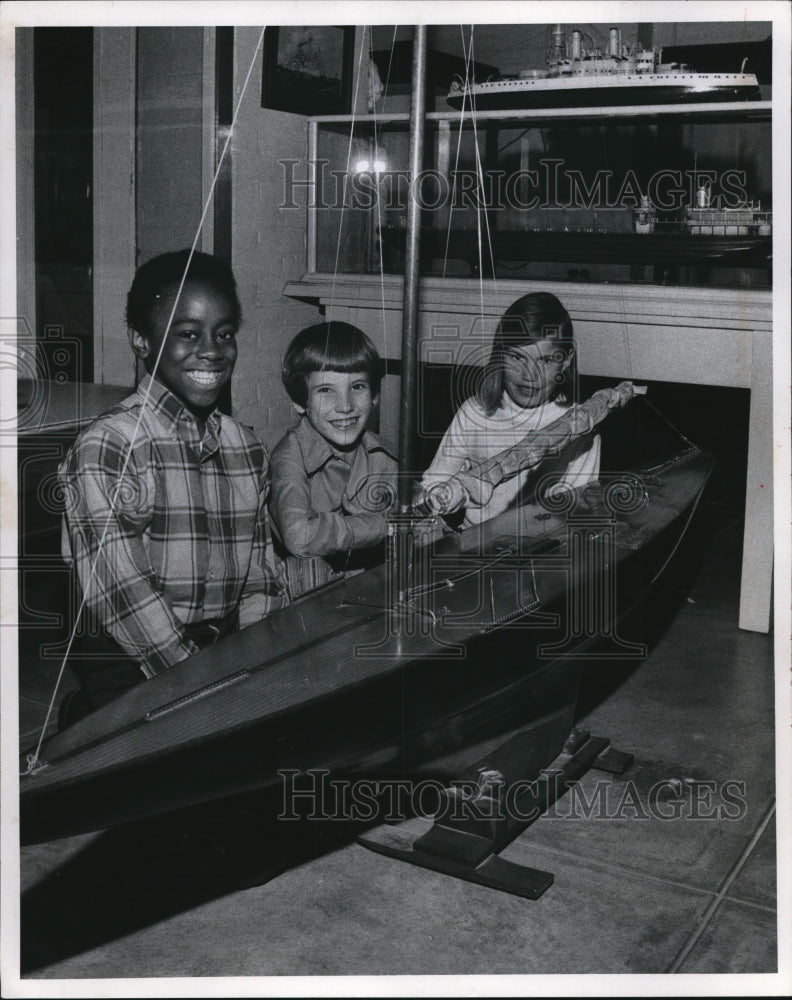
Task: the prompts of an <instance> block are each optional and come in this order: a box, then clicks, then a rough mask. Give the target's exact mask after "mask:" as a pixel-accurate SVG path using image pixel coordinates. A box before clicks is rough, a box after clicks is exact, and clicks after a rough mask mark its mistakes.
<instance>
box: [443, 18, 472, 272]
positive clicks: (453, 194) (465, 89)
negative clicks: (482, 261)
mask: <svg viewBox="0 0 792 1000" xmlns="http://www.w3.org/2000/svg"><path fill="white" fill-rule="evenodd" d="M471 31H472V26H471ZM459 33H460V36H461V38H462V55H463V56H464V60H465V79H464V82H463V86H462V106H461V108H460V113H459V131H458V133H457V146H456V155H455V157H454V176H453V181H452V184H451V191H450V195H451V202H450V205H449V209H448V224H447V226H446V244H445V250H444V252H443V271H442V275H441V277H443V278H445V276H446V269H447V267H448V251H449V249H450V247H451V227H452V224H453V219H454V203H455V201H456V181H457V175H458V173H459V158H460V156H461V155H462V133H463V130H464V123H465V104H466V102H467V98H468V90H469V87H468V83H469V82H470V66H471V56H472V54H473V53H472V49H470V50H468V49H467V46H466V45H465V29H464V28H463V27H462V25H461V24H460V26H459Z"/></svg>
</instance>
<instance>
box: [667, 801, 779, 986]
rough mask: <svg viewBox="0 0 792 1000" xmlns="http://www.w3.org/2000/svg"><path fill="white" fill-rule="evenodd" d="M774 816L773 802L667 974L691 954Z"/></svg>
mask: <svg viewBox="0 0 792 1000" xmlns="http://www.w3.org/2000/svg"><path fill="white" fill-rule="evenodd" d="M774 814H775V800H774V801H773V802H771V803H770V806H769V807H768V809H767V812H766V813H765V815H764V816H763V817H762V820H761V822H760V823H759V826H758V827H757V828H756V830H755V831H754V835H753V836H752V837H751V839H750V841H749V842H748V844H747V845H746V847H745V849H744V850H743V852H742V854H741V855H740V857H739V858H738V859H737V862H736V863H735V864H734V866H733V867H732V869H731V871H730V872H729V874H728V875H727V876H726V878H725V879H724V880H723V882H722V884H721V886H720V888H719V889H718V892H717V893H716V895H715V898H714V899H713V900H712V902H711V903H710V905H709V906H708V907H707V909H706V910H705V911H704V914H703V915H702V917H701V919H700V920H699V922H698V926H697V927H696V928H695V930H694V931H693V933H692V934H691V935H690V937H689V938H688V939H687V941H686V942H685V944H684V945H683V946H682V948H681V950H680V951H679V953H678V954H677V956H676V958H675V959H674V961H673V962H672V963H671V965H670V966H669V967H668V969H667V970H666V973H667V974H673V973H676V972H679V970H680V968H681V966H682V963H683V962H684V961H685V959H686V958H687V957H688V955H689V954H690V953H691V951H692V950H693V948H694V947H695V946H696V944H697V943H698V941H699V939H700V938H701V935H702V934H703V933H704V931H705V930H706V929H707V927H708V926H709V924H710V923H711V922H712V919H713V918H714V916H715V914H716V913H717V911H718V909H719V908H720V906H721V904H722V903H723V901H724V899H726V893H727V892H728V890H729V888H730V886H731V885H732V883H733V882H734V880H735V879H736V878H737V876H738V875H739V874H740V872H741V871H742V869H743V867H744V866H745V864H746V862H747V861H748V858H749V857H750V856H751V854H752V853H753V850H754V848H755V847H756V845H757V844H758V843H759V838H760V837H761V836H762V834H763V833H764V831H765V828H766V827H767V824H768V823H769V822H770V820H771V818H772V817H773V815H774Z"/></svg>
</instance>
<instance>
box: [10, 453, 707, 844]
mask: <svg viewBox="0 0 792 1000" xmlns="http://www.w3.org/2000/svg"><path fill="white" fill-rule="evenodd" d="M710 464H711V461H710V458H709V456H707V455H706V454H704V453H702V452H699V451H698V450H696V449H693V448H690V449H688V450H687V451H686V452H685V453H684V454H681V455H679V456H677V457H676V459H675V460H673V461H671V462H669V463H667V464H666V465H664V466H663V467H662V468H660V469H657V468H655V469H653V470H652V471H651V474H650V475H649V476H646V475H644V476H636V475H632V477H629V476H628V477H627V480H625V482H627V483H628V484H629V485H627V486H625V483H624V482H623V483H622V484H621V486H620V485H619V483H618V482H615V483H611V484H610V485H609V484H608V483H607V482H604V483H603V487H604V489H603V488H601V487H597V488H595V489H593V490H591V489H589V490H586V491H583V495H582V497H581V498H580V503H579V504H578V507H577V508H576V509H575V510H573V511H561V512H558V513H553V512H551V511H548V510H545V509H543V508H539V507H525V508H522V509H520V510H517V511H510V512H507V513H506V514H504V515H501V516H500V517H498V518H495V519H493V520H492V521H490V522H487V523H486V524H485V525H483V526H481V527H480V528H477V529H470V530H468V531H466V532H464V533H462V534H458V535H453V536H450V537H444V538H442V539H440V540H436V541H434V542H433V543H432V544H427V545H424V546H423V547H422V546H421V545H420V541H421V540H420V539H418V542H419V545H418V548H417V550H416V551H417V552H418V553H420V554H421V555H420V557H419V558H418V560H417V564H418V565H417V569H416V573H415V575H414V579H413V583H414V587H413V589H412V590H411V596H410V601H409V602H408V607H406V608H403V609H402V611H401V612H400V613H398V614H395V613H393V611H392V610H391V611H388V610H387V609H388V608H389V607H390V608H392V605H393V602H392V601H391V597H390V593H391V591H390V586H391V581H389V576H388V570H387V567H378V568H376V569H373V570H370V571H368V572H366V573H364V574H361V575H359V576H356V577H352V578H351V579H348V580H344V581H341V582H339V583H337V584H334V585H332V586H330V587H328V588H326V589H325V590H323V591H320V592H318V593H316V594H314V595H312V596H309V597H307V598H305V599H303V600H301V601H299V602H297V603H295V604H294V605H292V606H291V607H289V608H286V609H284V610H283V611H281V612H278V613H276V614H274V615H271V616H270V617H268V618H266V619H264V620H263V621H262V622H260V623H258V624H256V625H254V626H251V627H250V628H247V629H245V630H243V631H242V632H240V633H237V634H235V635H232V636H229V637H227V638H226V639H224V640H223V641H222V642H220V643H218V644H216V645H215V646H213V647H211V648H209V649H207V650H204V651H202V652H201V653H199V654H197V655H195V656H194V657H191V658H190V659H188V660H186V661H183V662H182V663H180V664H178V665H177V666H176V667H174V668H172V669H171V670H169V671H168V672H167V673H165V674H162V675H160V676H158V677H156V678H155V679H153V680H151V681H148V682H146V683H145V684H142V685H140V686H139V687H137V688H135V689H133V690H131V691H130V692H128V693H127V694H126V695H124V696H123V697H122V698H120V699H119V700H118V701H116V702H113V703H111V704H110V705H107V706H106V707H104V708H103V709H101V710H100V711H98V712H95V713H94V714H92V715H90V716H88V717H87V718H85V719H83V720H81V721H80V722H79V723H77V724H76V725H74V726H73V727H71V728H70V729H68V730H66V731H64V732H63V733H59V734H58V735H56V736H55V737H53V738H52V739H51V740H50V741H49V742H48V743H47V744H45V746H44V748H43V750H42V753H41V757H40V761H39V764H38V767H37V768H36V769H34V770H33V771H32V772H31V773H29V774H26V775H25V776H24V777H23V778H22V781H21V823H22V838H23V841H27V842H30V841H37V840H45V839H52V838H55V837H59V836H66V835H71V834H75V833H79V832H85V831H88V830H94V829H102V828H105V827H108V826H111V825H115V824H117V823H121V822H125V821H130V820H133V819H139V818H143V817H146V816H152V815H156V814H158V813H162V812H165V811H168V810H172V809H176V808H179V807H182V806H186V805H190V804H193V803H198V802H201V801H209V800H212V799H215V798H220V797H223V796H226V795H230V794H234V793H236V792H242V791H247V790H251V789H254V788H266V787H272V786H276V785H278V784H280V783H282V781H283V775H284V772H287V773H293V772H295V771H296V772H300V773H304V772H306V771H310V770H327V771H330V772H335V773H344V774H350V773H352V774H354V773H361V772H366V773H372V772H375V773H377V774H383V775H385V774H395V773H400V774H401V773H405V772H410V771H411V770H413V769H417V768H420V767H426V766H428V765H431V766H433V767H435V768H439V769H440V770H442V767H443V762H444V761H447V760H451V759H456V756H455V755H458V754H459V753H460V752H464V751H465V748H469V747H471V746H478V745H481V744H482V743H483V742H484V741H486V740H489V739H492V738H494V737H496V736H497V735H498V734H502V733H506V732H510V731H512V730H514V728H516V727H519V726H528V725H534V726H535V727H536V732H537V742H536V765H537V767H542V766H545V765H546V764H547V763H548V762H549V761H550V760H552V759H553V758H554V757H555V756H556V755H557V753H558V752H559V751H560V749H561V746H562V745H563V742H564V739H565V737H566V735H567V733H568V731H569V728H570V727H571V724H572V721H573V717H574V709H575V701H576V696H577V685H578V676H579V670H578V665H577V664H576V663H575V662H574V661H575V657H576V656H579V654H580V652H581V651H582V650H584V649H586V648H588V647H590V646H591V644H592V643H594V642H597V643H598V649H601V650H602V651H601V654H600V655H601V657H603V658H604V657H617V658H619V657H632V658H634V659H635V658H638V657H639V656H640V651H639V650H637V649H636V648H633V647H629V646H628V645H627V644H624V643H621V640H619V638H618V635H617V632H616V622H617V621H618V618H619V616H620V615H621V614H622V613H624V612H626V611H627V610H628V609H629V607H630V606H632V605H633V604H634V603H635V601H636V600H637V599H638V598H639V597H640V595H641V594H642V593H644V592H645V590H646V588H647V587H648V585H649V584H650V582H651V581H652V580H653V579H654V578H655V577H656V576H657V574H658V573H659V572H660V571H661V569H662V567H663V566H664V564H665V562H666V561H667V559H668V558H669V555H670V553H671V552H672V551H673V550H674V548H675V547H676V545H677V544H678V543H679V539H680V537H681V535H682V534H683V532H684V528H685V526H686V523H687V519H688V517H689V515H690V512H691V510H692V509H693V508H694V506H695V504H696V501H697V499H698V497H699V496H700V494H701V491H702V489H703V486H704V484H705V482H706V479H707V475H708V472H709V468H710ZM609 490H610V493H611V494H612V496H611V498H610V500H609V496H608V493H609ZM630 493H631V495H630V496H626V494H630ZM620 496H621V507H620V506H619V502H617V501H618V500H619V497H620ZM614 498H615V499H614ZM614 502H615V507H614ZM592 595H594V596H596V600H594V601H592V600H590V598H591V596H592ZM592 607H594V608H597V609H599V610H596V611H595V612H593V615H594V617H593V618H592V613H591V612H590V611H586V610H585V609H586V608H592Z"/></svg>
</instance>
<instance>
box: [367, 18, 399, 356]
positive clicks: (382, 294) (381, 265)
mask: <svg viewBox="0 0 792 1000" xmlns="http://www.w3.org/2000/svg"><path fill="white" fill-rule="evenodd" d="M397 29H398V26H397V25H395V24H394V26H393V37H392V38H391V48H390V55H389V56H388V69H387V72H386V73H385V83H384V87H383V93H384V94H387V92H388V84H389V82H390V74H391V66H392V65H393V52H394V47H395V45H396V32H397ZM369 52H370V57H371V62H372V65H373V64H374V29H373V27H370V28H369ZM372 110H373V113H374V161H375V166H376V159H377V149H378V148H379V141H380V138H381V136H382V123H381V122H379V131H378V130H377V125H378V122H377V104H376V101H375V102H374V104H373V109H372ZM374 176H375V178H377V177H378V174H377V173H376V172H375V174H374ZM397 193H398V188H397ZM376 200H377V233H378V236H379V238H378V240H377V249H378V251H379V278H380V311H381V319H382V346H383V351H384V354H385V358H386V359H387V358H388V356H389V353H390V352H389V351H388V330H387V323H386V315H385V262H384V260H383V255H382V204H381V199H380V187H379V181H378V180H377V199H376Z"/></svg>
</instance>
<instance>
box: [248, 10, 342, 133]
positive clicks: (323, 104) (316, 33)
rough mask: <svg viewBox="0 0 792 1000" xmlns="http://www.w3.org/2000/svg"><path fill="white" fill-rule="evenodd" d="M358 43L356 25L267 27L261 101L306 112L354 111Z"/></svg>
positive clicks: (296, 112)
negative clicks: (353, 81)
mask: <svg viewBox="0 0 792 1000" xmlns="http://www.w3.org/2000/svg"><path fill="white" fill-rule="evenodd" d="M354 45H355V28H354V26H348V27H340V26H338V25H323V26H321V27H318V28H315V27H309V26H308V25H295V26H293V27H289V26H286V25H280V26H279V27H276V28H267V29H266V32H265V35H264V67H263V72H262V77H261V106H262V107H263V108H273V109H274V110H276V111H291V112H293V113H294V114H300V115H337V114H348V113H349V112H350V111H351V109H352V53H353V49H354Z"/></svg>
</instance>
